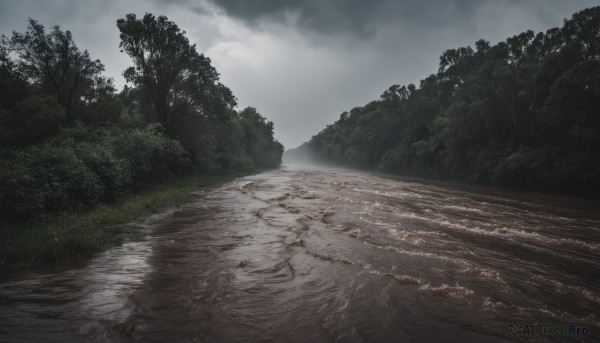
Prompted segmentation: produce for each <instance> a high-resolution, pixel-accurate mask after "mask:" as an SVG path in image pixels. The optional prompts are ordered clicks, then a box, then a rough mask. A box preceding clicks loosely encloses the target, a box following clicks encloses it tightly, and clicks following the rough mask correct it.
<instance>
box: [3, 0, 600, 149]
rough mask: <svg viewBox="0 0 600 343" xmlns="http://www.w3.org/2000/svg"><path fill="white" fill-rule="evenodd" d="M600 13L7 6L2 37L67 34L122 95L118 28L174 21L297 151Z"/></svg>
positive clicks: (513, 5)
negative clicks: (400, 89)
mask: <svg viewBox="0 0 600 343" xmlns="http://www.w3.org/2000/svg"><path fill="white" fill-rule="evenodd" d="M597 5H600V0H595V1H592V0H489V1H484V0H431V1H425V0H415V1H401V0H370V1H368V0H329V1H328V0H306V1H292V0H255V1H254V0H173V1H167V0H152V1H131V0H107V1H85V0H46V1H43V0H39V1H33V0H18V1H17V0H14V1H9V0H0V33H2V34H5V35H9V34H10V33H11V32H12V31H13V30H16V31H18V32H23V31H25V29H26V26H27V17H32V18H34V19H36V20H38V21H39V22H40V23H41V24H43V25H45V26H46V27H51V26H53V25H60V26H61V28H62V29H64V30H71V32H72V33H73V37H74V39H75V41H76V43H77V44H78V46H79V48H80V49H82V50H83V49H87V50H88V51H89V52H90V55H91V56H92V57H93V58H98V59H100V60H101V61H102V63H103V64H104V65H105V67H106V74H107V75H108V76H111V77H113V78H114V80H115V84H116V85H117V86H118V87H119V88H121V87H122V86H123V85H124V82H125V81H124V80H123V77H122V76H121V73H122V72H123V70H124V69H125V68H126V67H127V66H129V65H131V62H130V59H129V57H128V56H127V55H125V54H123V53H120V52H119V49H118V45H119V35H118V30H117V27H116V21H117V19H119V18H123V17H124V16H125V14H127V13H136V14H137V15H138V16H139V17H141V16H143V15H144V13H146V12H151V13H153V14H154V15H157V16H158V15H161V14H164V15H166V16H167V17H168V18H169V19H170V20H171V21H173V22H175V23H176V24H177V25H178V26H179V27H180V28H182V29H183V30H185V31H187V36H188V38H189V39H190V40H191V41H192V42H194V43H196V44H197V48H198V51H199V52H201V53H204V54H205V55H206V56H208V57H210V58H211V60H212V63H213V65H214V66H215V67H216V68H217V70H218V71H219V73H220V74H221V81H222V82H223V83H224V84H225V85H227V86H228V87H229V88H231V90H232V91H233V93H234V94H235V95H236V96H237V98H238V103H239V107H240V109H241V108H244V107H246V106H252V107H256V108H257V109H258V111H259V112H260V113H261V114H262V115H263V116H265V117H266V118H267V119H268V120H271V121H273V122H274V123H275V137H276V138H277V139H278V140H279V141H280V142H281V143H283V144H284V145H285V147H286V148H288V149H289V148H294V147H296V146H298V145H300V144H301V143H302V142H305V141H307V140H308V139H310V137H311V136H312V135H314V134H316V133H318V132H319V131H320V130H322V129H323V128H324V127H325V126H326V125H327V124H331V123H333V122H334V121H335V120H336V119H337V118H339V115H340V113H342V112H343V111H345V110H350V109H351V108H353V107H356V106H360V105H364V104H366V103H368V102H369V101H371V100H374V99H377V98H378V97H379V95H380V94H381V93H382V92H383V91H384V90H386V89H387V88H388V87H389V86H391V85H392V84H408V83H415V84H417V85H418V82H419V80H421V79H423V78H424V77H426V76H427V75H429V74H431V73H434V72H435V71H436V70H437V66H438V62H439V56H440V54H441V53H442V52H443V51H444V50H446V49H450V48H456V47H459V46H466V45H473V44H474V42H475V41H476V40H478V39H480V38H485V39H487V40H489V41H491V42H492V43H496V42H498V41H500V40H504V39H506V38H508V37H509V36H512V35H515V34H519V33H521V32H523V31H526V30H528V29H531V30H534V31H546V30H547V29H549V28H552V27H557V26H560V25H561V24H562V21H563V19H564V18H567V17H570V16H571V14H572V13H573V12H576V11H578V10H581V9H584V8H586V7H591V6H597Z"/></svg>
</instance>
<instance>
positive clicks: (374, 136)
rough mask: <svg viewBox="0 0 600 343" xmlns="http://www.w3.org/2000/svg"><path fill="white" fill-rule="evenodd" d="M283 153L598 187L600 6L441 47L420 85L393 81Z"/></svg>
mask: <svg viewBox="0 0 600 343" xmlns="http://www.w3.org/2000/svg"><path fill="white" fill-rule="evenodd" d="M286 155H287V157H288V158H294V157H297V158H304V159H306V158H307V157H308V156H310V157H311V158H312V159H314V160H316V161H319V162H327V163H333V164H338V165H344V166H350V167H357V168H364V169H374V168H378V169H381V170H385V171H388V172H393V173H399V174H405V175H417V176H427V177H434V178H445V179H454V180H460V181H466V182H475V183H480V184H491V185H498V186H503V187H510V188H516V189H526V190H536V191H547V192H560V193H567V194H577V195H584V196H592V197H600V7H594V8H589V9H585V10H583V11H580V12H578V13H575V14H574V15H573V16H572V17H571V19H568V20H565V21H564V25H563V26H562V27H561V28H553V29H550V30H548V31H546V32H545V33H544V32H540V33H534V32H532V31H527V32H524V33H521V34H519V35H516V36H514V37H510V38H508V39H507V40H506V41H502V42H499V43H497V44H495V45H493V46H492V45H491V44H490V43H489V42H488V41H485V40H479V41H477V42H476V43H475V47H474V48H472V47H470V46H468V47H461V48H457V49H450V50H447V51H445V52H444V53H443V54H442V56H441V57H440V64H439V70H438V72H437V74H435V75H430V76H429V77H427V78H425V79H424V80H422V81H421V82H420V85H419V87H417V86H415V85H413V84H409V85H407V86H399V85H394V86H391V87H390V88H389V89H388V90H386V91H385V92H384V93H383V94H382V95H381V98H380V99H379V100H376V101H373V102H370V103H369V104H367V105H365V106H363V107H358V108H354V109H352V110H351V111H350V112H344V113H342V114H341V116H340V118H339V120H337V121H336V122H335V123H334V124H332V125H329V126H327V127H326V128H325V129H324V130H323V131H321V132H320V133H319V134H317V135H315V136H313V137H312V139H311V140H310V141H309V142H308V144H304V145H302V146H301V147H299V148H297V149H295V150H293V151H290V152H289V153H288V152H286Z"/></svg>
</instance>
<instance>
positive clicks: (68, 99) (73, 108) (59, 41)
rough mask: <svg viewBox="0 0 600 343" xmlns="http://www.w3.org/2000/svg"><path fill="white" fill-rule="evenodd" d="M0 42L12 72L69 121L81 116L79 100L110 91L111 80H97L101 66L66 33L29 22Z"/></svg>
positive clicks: (68, 32)
mask: <svg viewBox="0 0 600 343" xmlns="http://www.w3.org/2000/svg"><path fill="white" fill-rule="evenodd" d="M2 40H3V42H4V43H3V45H5V46H6V47H7V50H8V51H9V52H11V53H14V54H15V55H16V61H15V70H16V72H17V73H18V74H19V77H21V78H23V79H24V80H26V81H27V82H29V83H30V84H31V85H32V86H33V87H34V88H36V89H38V90H39V91H40V92H42V93H44V94H47V95H50V96H52V97H54V99H55V100H56V102H57V103H59V104H60V105H61V106H63V107H64V108H65V113H66V116H67V118H69V119H75V118H76V117H78V116H79V115H81V113H82V112H84V111H83V108H81V107H85V102H84V101H83V100H82V99H83V98H85V97H88V98H89V97H90V96H91V95H92V94H93V93H94V92H96V91H97V90H98V89H99V88H102V89H103V91H106V92H113V91H114V87H113V86H112V80H111V79H108V78H105V77H103V76H101V72H102V71H104V66H103V65H102V63H100V61H99V60H92V59H91V58H90V56H89V53H88V52H87V50H85V51H83V52H81V51H80V50H79V48H77V45H76V44H75V42H74V41H73V36H72V34H71V32H70V31H62V30H60V27H59V26H54V27H53V29H52V31H51V32H50V33H46V30H45V28H44V26H42V25H41V24H39V23H38V22H37V21H35V20H33V19H31V18H29V26H28V27H27V31H26V32H25V33H18V32H13V34H12V37H11V38H10V40H9V39H8V38H7V37H6V36H2Z"/></svg>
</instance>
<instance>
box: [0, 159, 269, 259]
mask: <svg viewBox="0 0 600 343" xmlns="http://www.w3.org/2000/svg"><path fill="white" fill-rule="evenodd" d="M260 171H261V170H259V169H256V170H252V171H246V172H240V171H232V172H228V173H225V174H219V175H210V174H200V173H194V174H191V175H186V176H182V177H178V178H175V179H172V180H169V181H166V182H163V183H160V184H157V185H155V186H153V187H150V188H149V189H147V190H145V191H142V192H139V193H135V194H130V195H128V196H126V197H123V198H121V199H119V200H118V201H116V202H115V203H113V204H108V205H107V204H103V205H100V206H98V207H96V208H94V209H91V210H89V211H85V212H82V213H63V214H61V215H53V216H47V217H44V218H42V219H39V220H35V221H29V222H23V223H18V224H14V225H11V226H9V227H6V228H4V229H3V230H1V231H0V238H1V239H0V268H1V269H5V268H22V267H27V266H31V265H36V264H40V263H55V262H60V261H64V260H67V259H72V258H80V257H86V256H92V255H94V254H97V253H99V252H102V251H104V250H106V249H109V248H111V247H114V246H117V245H120V244H123V242H126V241H129V240H136V239H141V238H142V232H141V230H140V228H139V227H137V226H136V225H135V224H134V223H132V222H133V221H134V220H135V219H137V218H140V217H143V216H146V215H149V214H151V213H155V212H157V211H159V210H160V209H161V208H164V207H169V206H173V205H177V204H179V203H182V202H184V201H186V200H187V199H188V198H189V196H190V193H191V192H193V191H196V190H198V189H200V188H202V187H207V186H211V185H214V184H217V183H220V182H224V181H227V180H231V179H234V178H236V177H240V176H245V175H250V174H254V173H257V172H260Z"/></svg>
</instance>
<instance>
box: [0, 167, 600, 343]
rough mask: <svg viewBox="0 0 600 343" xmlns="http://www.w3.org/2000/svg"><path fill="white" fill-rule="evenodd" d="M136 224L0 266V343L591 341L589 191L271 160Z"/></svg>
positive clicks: (597, 238) (593, 239) (594, 297)
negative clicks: (28, 261)
mask: <svg viewBox="0 0 600 343" xmlns="http://www.w3.org/2000/svg"><path fill="white" fill-rule="evenodd" d="M139 225H141V226H142V227H143V230H144V231H145V233H146V239H144V240H142V241H140V242H130V243H126V244H124V245H123V246H121V247H118V248H114V249H111V250H109V251H107V252H105V253H103V254H101V255H99V256H97V257H95V258H93V259H91V260H87V261H80V262H75V263H71V264H67V265H64V264H63V265H61V266H52V267H48V266H45V267H37V268H34V269H28V270H24V271H13V272H5V273H3V275H1V276H0V341H6V342H26V341H36V342H44V341H48V342H71V341H73V342H79V341H91V342H105V341H109V342H110V341H112V342H134V341H140V342H148V341H149V342H221V341H223V342H229V341H243V342H252V341H276V342H330V341H340V342H357V341H358V342H361V341H364V342H372V341H386V342H390V341H400V342H413V341H414V342H420V341H429V342H439V341H466V342H484V341H485V342H496V341H497V342H504V341H513V340H517V341H530V340H533V341H539V340H542V341H600V271H599V263H598V262H599V261H600V203H598V202H595V201H591V200H584V199H578V198H572V197H559V196H550V195H542V194H530V193H518V192H510V191H503V190H498V189H491V188H486V187H474V186H465V185H460V184H454V183H445V182H434V181H425V180H418V179H406V178H400V177H397V178H395V177H385V176H379V175H374V174H368V173H362V172H356V171H348V170H342V169H326V168H308V167H293V166H284V167H282V168H280V169H278V170H273V171H268V172H265V173H261V174H258V175H253V176H249V177H244V178H240V179H236V180H234V181H232V182H228V183H225V184H222V185H219V186H216V187H212V188H206V189H203V190H200V191H198V192H196V193H194V194H193V196H192V198H191V199H190V201H189V202H187V203H185V204H183V205H181V206H177V207H174V208H170V209H167V210H165V211H163V212H161V213H158V214H155V215H152V216H150V217H148V218H145V219H144V220H141V221H140V222H139ZM584 331H585V333H584ZM569 333H570V334H569Z"/></svg>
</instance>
